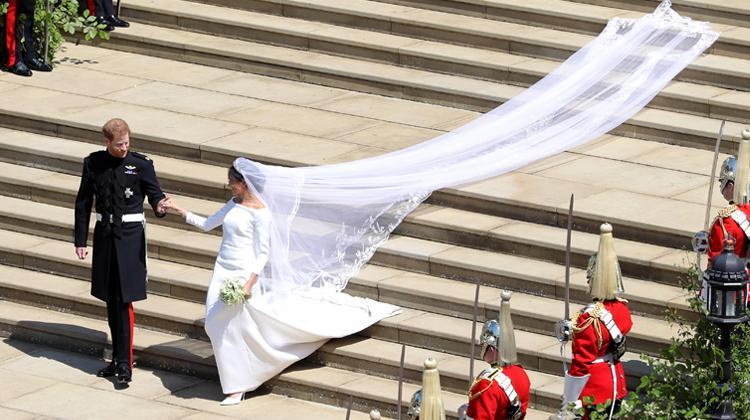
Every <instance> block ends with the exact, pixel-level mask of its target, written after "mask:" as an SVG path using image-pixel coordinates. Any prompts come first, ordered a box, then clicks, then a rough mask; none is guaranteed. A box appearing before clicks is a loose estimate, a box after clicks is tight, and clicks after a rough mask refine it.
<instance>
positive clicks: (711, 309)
mask: <svg viewBox="0 0 750 420" xmlns="http://www.w3.org/2000/svg"><path fill="white" fill-rule="evenodd" d="M703 278H704V280H706V287H707V293H706V296H707V299H708V302H706V304H707V306H708V320H709V321H711V322H712V323H713V324H715V325H716V326H718V327H719V328H720V329H721V343H720V346H721V349H722V351H723V352H724V360H723V361H722V364H721V387H722V388H723V389H726V390H727V397H726V399H725V400H724V401H722V403H721V404H720V405H719V407H718V408H717V409H716V411H714V413H713V415H712V416H711V418H712V419H723V420H730V419H736V418H737V417H736V416H735V415H734V410H733V408H732V391H733V390H732V387H731V385H730V384H729V379H730V375H731V373H732V365H731V342H730V340H729V337H730V333H731V331H732V328H734V326H735V325H737V324H739V323H741V322H746V321H747V320H748V316H747V285H748V276H747V268H746V265H745V260H744V259H742V258H739V257H738V256H737V255H735V253H734V239H732V238H731V237H730V238H728V239H727V240H726V241H725V242H724V251H722V253H721V254H719V256H718V257H716V258H715V259H714V260H713V263H712V264H711V267H709V269H708V270H706V271H705V272H704V273H703Z"/></svg>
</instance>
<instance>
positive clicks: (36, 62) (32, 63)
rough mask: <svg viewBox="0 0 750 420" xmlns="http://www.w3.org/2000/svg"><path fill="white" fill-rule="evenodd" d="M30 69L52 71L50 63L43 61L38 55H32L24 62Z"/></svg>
mask: <svg viewBox="0 0 750 420" xmlns="http://www.w3.org/2000/svg"><path fill="white" fill-rule="evenodd" d="M26 65H27V66H28V67H29V68H30V69H31V70H36V71H52V65H51V64H49V63H45V62H44V61H43V60H42V59H40V58H39V57H34V58H32V59H31V60H29V62H28V63H27V64H26Z"/></svg>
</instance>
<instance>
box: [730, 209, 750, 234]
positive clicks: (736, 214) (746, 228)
mask: <svg viewBox="0 0 750 420" xmlns="http://www.w3.org/2000/svg"><path fill="white" fill-rule="evenodd" d="M732 219H734V221H735V222H737V224H738V225H739V226H740V229H742V231H743V232H745V236H746V237H748V238H750V221H748V220H747V216H746V215H745V213H744V212H743V211H742V210H735V211H733V212H732Z"/></svg>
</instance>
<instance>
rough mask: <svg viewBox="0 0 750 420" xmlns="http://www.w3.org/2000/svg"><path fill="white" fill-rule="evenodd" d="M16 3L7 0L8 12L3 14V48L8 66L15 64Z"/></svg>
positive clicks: (15, 1) (14, 0) (13, 0)
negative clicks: (6, 52)
mask: <svg viewBox="0 0 750 420" xmlns="http://www.w3.org/2000/svg"><path fill="white" fill-rule="evenodd" d="M16 3H18V1H17V0H10V1H9V2H8V14H7V15H5V49H6V51H8V67H13V65H15V64H16V14H17V12H16V9H17V7H16Z"/></svg>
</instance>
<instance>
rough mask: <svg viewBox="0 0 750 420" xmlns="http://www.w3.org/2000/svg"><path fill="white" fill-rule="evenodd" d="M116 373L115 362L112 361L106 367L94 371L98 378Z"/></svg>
mask: <svg viewBox="0 0 750 420" xmlns="http://www.w3.org/2000/svg"><path fill="white" fill-rule="evenodd" d="M116 374H117V363H115V362H114V361H112V362H110V363H109V364H108V365H107V367H105V368H104V369H102V370H100V371H99V372H97V373H96V376H98V377H100V378H109V377H112V376H115V375H116Z"/></svg>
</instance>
